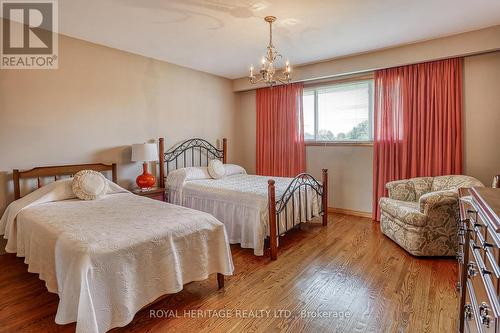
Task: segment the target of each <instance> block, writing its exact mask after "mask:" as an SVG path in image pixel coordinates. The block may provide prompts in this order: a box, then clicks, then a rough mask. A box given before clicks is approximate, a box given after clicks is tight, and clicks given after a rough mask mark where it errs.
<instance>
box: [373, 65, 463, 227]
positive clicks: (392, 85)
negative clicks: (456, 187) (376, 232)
mask: <svg viewBox="0 0 500 333" xmlns="http://www.w3.org/2000/svg"><path fill="white" fill-rule="evenodd" d="M374 124H375V130H374V151H373V153H374V155H373V213H372V215H373V219H376V220H377V221H378V220H380V211H379V207H378V201H379V199H380V198H381V197H383V196H387V192H386V189H385V184H386V183H387V182H389V181H392V180H398V179H406V178H412V177H420V176H439V175H446V174H461V173H462V59H461V58H455V59H447V60H442V61H434V62H428V63H423V64H417V65H410V66H403V67H396V68H389V69H384V70H379V71H376V72H375V115H374Z"/></svg>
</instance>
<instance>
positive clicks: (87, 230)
mask: <svg viewBox="0 0 500 333" xmlns="http://www.w3.org/2000/svg"><path fill="white" fill-rule="evenodd" d="M80 170H96V171H101V172H111V173H112V179H113V180H115V181H116V165H114V164H113V165H104V164H87V165H73V166H58V167H42V168H35V169H32V170H28V171H24V172H19V171H17V170H14V173H13V175H14V188H15V199H17V200H16V201H14V202H13V203H12V204H11V205H9V207H8V208H7V210H6V211H5V213H4V215H3V217H2V219H1V220H0V235H1V234H4V235H5V238H7V247H6V251H7V252H11V253H17V255H18V256H21V257H25V263H27V264H28V271H29V272H32V273H38V274H39V276H40V279H42V280H44V281H45V283H46V287H47V289H48V290H49V291H50V292H53V293H57V294H58V295H59V306H58V309H57V314H56V319H55V321H56V323H58V324H67V323H71V322H75V321H76V323H77V324H76V331H77V332H79V333H87V332H91V333H99V332H106V331H108V330H110V329H112V328H113V327H120V326H125V325H127V324H128V323H129V322H130V321H132V319H133V317H134V315H135V313H137V312H138V311H139V310H140V309H141V308H143V307H145V306H146V305H148V304H149V303H151V302H153V301H155V300H156V299H158V298H159V297H161V296H163V295H165V294H171V293H176V292H178V291H180V290H182V288H183V285H184V284H186V283H189V282H191V281H199V280H204V279H206V278H208V276H209V275H210V274H213V273H217V279H218V282H219V287H220V288H221V287H222V286H223V283H224V279H223V274H224V275H231V274H232V273H233V270H234V268H233V262H232V257H231V251H230V248H229V243H228V241H227V236H226V233H225V229H224V225H223V224H222V223H221V222H219V221H218V220H217V219H215V218H214V217H213V216H211V215H209V214H207V213H203V212H199V211H195V210H192V209H188V208H184V207H181V206H176V205H171V204H167V203H164V202H160V201H156V200H151V199H148V198H144V197H140V196H137V195H134V194H132V193H130V192H128V191H127V190H124V189H123V188H121V187H119V186H118V185H116V184H115V183H113V182H111V181H109V189H108V192H107V194H106V195H105V196H104V197H103V198H101V199H99V200H91V201H85V200H79V199H77V198H76V197H75V195H74V194H73V191H72V189H71V179H59V180H58V177H59V176H71V175H73V174H76V173H77V172H78V171H80ZM47 177H52V178H55V180H56V181H54V182H51V183H50V184H48V185H45V186H43V187H42V186H41V185H42V183H43V179H44V178H47ZM27 178H36V179H38V187H39V189H38V190H36V191H34V192H32V193H30V194H28V195H26V196H24V197H21V189H20V187H21V186H20V181H21V180H24V179H27Z"/></svg>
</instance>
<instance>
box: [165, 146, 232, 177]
mask: <svg viewBox="0 0 500 333" xmlns="http://www.w3.org/2000/svg"><path fill="white" fill-rule="evenodd" d="M213 159H220V160H221V161H222V162H223V163H226V160H227V139H226V138H223V139H222V149H218V148H216V147H215V146H214V145H212V144H211V143H210V142H208V141H207V140H204V139H200V138H194V139H189V140H185V141H183V142H181V143H179V144H177V145H175V146H173V147H172V148H170V149H169V150H167V151H166V152H165V154H164V163H165V167H166V171H167V173H166V175H167V174H168V173H169V172H170V171H172V170H175V169H179V168H184V167H188V166H208V162H209V161H210V160H213Z"/></svg>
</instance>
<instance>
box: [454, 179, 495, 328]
mask: <svg viewBox="0 0 500 333" xmlns="http://www.w3.org/2000/svg"><path fill="white" fill-rule="evenodd" d="M459 195H460V204H459V209H460V214H459V216H460V218H459V219H458V224H459V226H458V234H459V237H458V238H459V250H458V254H457V259H458V263H459V270H458V272H459V277H458V283H457V289H458V290H459V292H460V308H459V313H460V317H459V318H460V319H459V320H460V323H459V332H467V333H468V332H480V333H481V332H484V333H490V332H495V333H500V300H499V295H500V293H499V292H500V250H499V248H500V189H499V188H496V189H495V188H486V187H473V188H471V189H460V191H459Z"/></svg>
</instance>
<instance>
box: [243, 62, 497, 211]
mask: <svg viewBox="0 0 500 333" xmlns="http://www.w3.org/2000/svg"><path fill="white" fill-rule="evenodd" d="M499 88H500V52H493V53H487V54H483V55H477V56H471V57H466V58H465V61H464V155H465V157H464V169H465V170H464V171H465V173H466V174H468V175H471V176H474V177H477V178H478V179H480V180H481V181H482V182H484V183H485V184H490V183H491V180H492V177H493V175H495V174H500V149H498V146H499V145H500V130H499V124H500V93H499ZM238 99H239V102H238V104H237V105H238V111H237V113H238V117H237V118H236V120H237V125H236V127H237V128H242V127H244V126H249V125H246V124H247V123H249V122H250V121H253V122H255V92H254V91H246V92H241V93H238ZM238 122H239V123H238ZM252 126H254V125H252ZM243 135H245V136H246V138H245V139H244V141H246V143H245V146H246V147H249V148H248V149H246V154H247V155H246V156H238V158H237V159H236V161H237V162H238V163H241V164H242V165H244V166H245V167H246V168H248V169H250V170H252V168H253V169H254V168H255V148H254V147H255V128H254V127H252V131H251V132H248V131H247V132H244V133H243ZM239 140H242V139H241V138H239ZM252 147H253V149H250V148H252ZM372 159H373V149H372V147H363V146H354V147H353V146H328V147H317V146H309V147H307V172H310V173H311V174H313V175H314V176H315V177H321V169H322V168H328V169H329V175H330V180H331V181H330V184H329V185H330V186H329V191H330V193H331V195H330V198H329V206H330V207H335V208H344V209H351V210H357V211H362V212H371V209H372V173H373V167H372Z"/></svg>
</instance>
